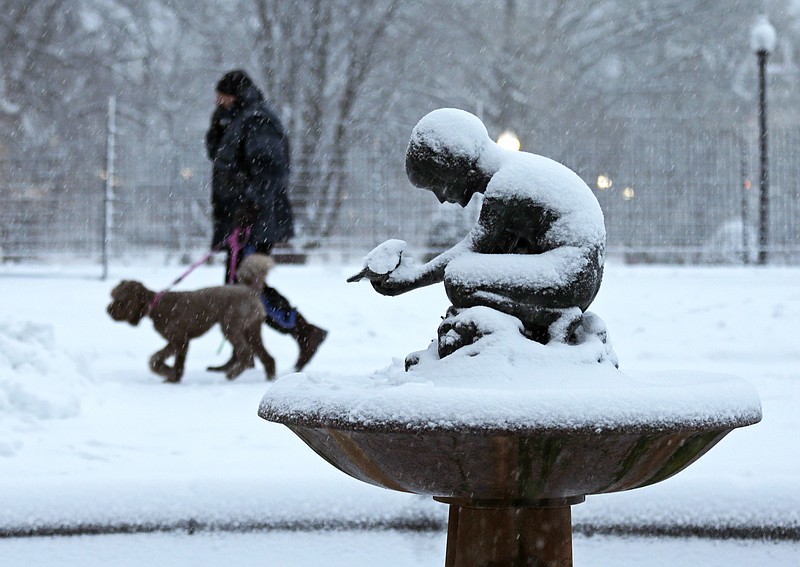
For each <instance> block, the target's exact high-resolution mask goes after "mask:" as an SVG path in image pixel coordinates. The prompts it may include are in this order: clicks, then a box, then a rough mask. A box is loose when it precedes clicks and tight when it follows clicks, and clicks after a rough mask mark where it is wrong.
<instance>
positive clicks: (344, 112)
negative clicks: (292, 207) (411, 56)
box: [253, 0, 400, 241]
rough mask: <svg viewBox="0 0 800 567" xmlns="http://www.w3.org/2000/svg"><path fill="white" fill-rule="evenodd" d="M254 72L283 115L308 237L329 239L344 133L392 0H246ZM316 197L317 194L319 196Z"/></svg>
mask: <svg viewBox="0 0 800 567" xmlns="http://www.w3.org/2000/svg"><path fill="white" fill-rule="evenodd" d="M253 4H254V7H255V13H256V15H257V20H258V27H257V28H256V29H255V30H254V33H255V38H256V42H257V45H258V48H259V54H260V57H259V58H258V61H259V62H260V64H261V65H260V70H261V72H262V74H263V75H264V77H265V78H266V84H267V87H266V88H267V92H268V95H269V97H270V98H271V99H272V100H273V101H278V103H279V105H280V106H281V107H282V110H283V112H284V115H285V117H287V119H288V120H287V121H288V125H289V129H290V132H291V134H292V138H293V143H294V144H295V156H296V164H297V169H298V171H297V175H296V177H295V184H294V186H293V199H294V201H295V203H296V205H297V208H298V210H299V211H301V212H302V213H303V214H304V218H300V219H299V221H300V222H299V224H300V227H301V231H304V232H305V236H306V237H308V238H309V239H310V240H312V241H313V240H315V239H317V238H324V237H325V236H328V235H329V234H330V233H331V231H332V230H333V228H334V227H335V225H336V222H337V215H338V214H339V211H340V208H341V204H342V199H343V195H344V191H345V187H346V183H347V172H346V169H345V163H346V157H347V153H348V141H349V132H351V131H352V128H353V126H352V125H353V124H354V122H357V121H358V117H357V116H356V114H355V110H356V108H357V105H358V102H359V99H360V98H361V97H362V96H363V94H364V93H363V89H364V86H365V84H366V82H367V80H368V78H369V75H370V73H371V72H372V71H373V70H374V67H375V65H376V54H377V53H379V50H380V47H381V44H382V42H383V41H384V39H385V37H386V33H387V29H388V27H389V26H390V25H391V23H392V22H393V20H394V17H395V15H396V13H397V11H398V7H399V4H400V3H399V1H398V0H382V1H379V2H373V1H370V0H329V1H323V0H309V1H306V2H295V3H288V2H277V1H274V0H253ZM319 192H321V193H319Z"/></svg>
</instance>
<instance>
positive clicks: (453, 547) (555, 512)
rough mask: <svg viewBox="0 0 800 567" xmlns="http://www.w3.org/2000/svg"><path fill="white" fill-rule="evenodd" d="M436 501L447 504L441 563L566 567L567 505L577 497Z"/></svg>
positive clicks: (458, 566)
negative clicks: (532, 500)
mask: <svg viewBox="0 0 800 567" xmlns="http://www.w3.org/2000/svg"><path fill="white" fill-rule="evenodd" d="M436 500H438V501H440V502H445V503H448V504H449V505H450V515H449V519H448V527H447V556H446V560H445V567H478V566H480V567H491V566H494V565H497V566H499V565H503V566H505V567H523V566H524V567H528V566H534V567H572V513H571V508H570V504H571V503H577V502H580V501H582V500H583V499H582V498H577V499H563V500H553V501H541V502H538V503H527V504H520V505H517V504H515V503H513V502H505V503H503V502H496V503H494V502H480V501H469V500H462V499H449V498H436Z"/></svg>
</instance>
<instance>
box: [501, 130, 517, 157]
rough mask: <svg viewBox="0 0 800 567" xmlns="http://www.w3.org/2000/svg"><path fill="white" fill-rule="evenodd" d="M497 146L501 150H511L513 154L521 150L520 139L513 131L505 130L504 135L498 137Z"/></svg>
mask: <svg viewBox="0 0 800 567" xmlns="http://www.w3.org/2000/svg"><path fill="white" fill-rule="evenodd" d="M497 144H498V145H499V146H500V147H501V148H504V149H506V150H511V151H512V152H518V151H519V148H520V142H519V138H518V137H517V135H516V134H515V133H514V132H512V131H511V130H505V131H504V132H503V133H502V134H500V135H499V136H498V137H497Z"/></svg>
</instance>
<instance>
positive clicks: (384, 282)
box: [369, 274, 408, 296]
mask: <svg viewBox="0 0 800 567" xmlns="http://www.w3.org/2000/svg"><path fill="white" fill-rule="evenodd" d="M390 276H391V274H383V275H382V276H380V277H374V278H370V280H369V281H370V283H371V284H372V288H373V289H374V290H375V291H377V292H378V293H380V294H381V295H389V296H394V295H400V294H401V293H403V292H405V291H408V283H406V282H402V283H401V282H398V281H397V280H392V278H391V277H390Z"/></svg>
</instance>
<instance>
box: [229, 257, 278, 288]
mask: <svg viewBox="0 0 800 567" xmlns="http://www.w3.org/2000/svg"><path fill="white" fill-rule="evenodd" d="M273 265H275V260H273V259H272V258H271V257H269V256H267V255H265V254H250V255H249V256H248V257H247V258H245V259H244V260H243V261H242V265H241V266H239V269H238V270H236V282H237V283H240V284H242V285H246V286H248V287H250V288H253V289H256V290H259V291H260V290H261V288H262V287H264V284H265V283H266V281H267V274H268V273H269V271H270V269H271V268H272V266H273Z"/></svg>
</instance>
